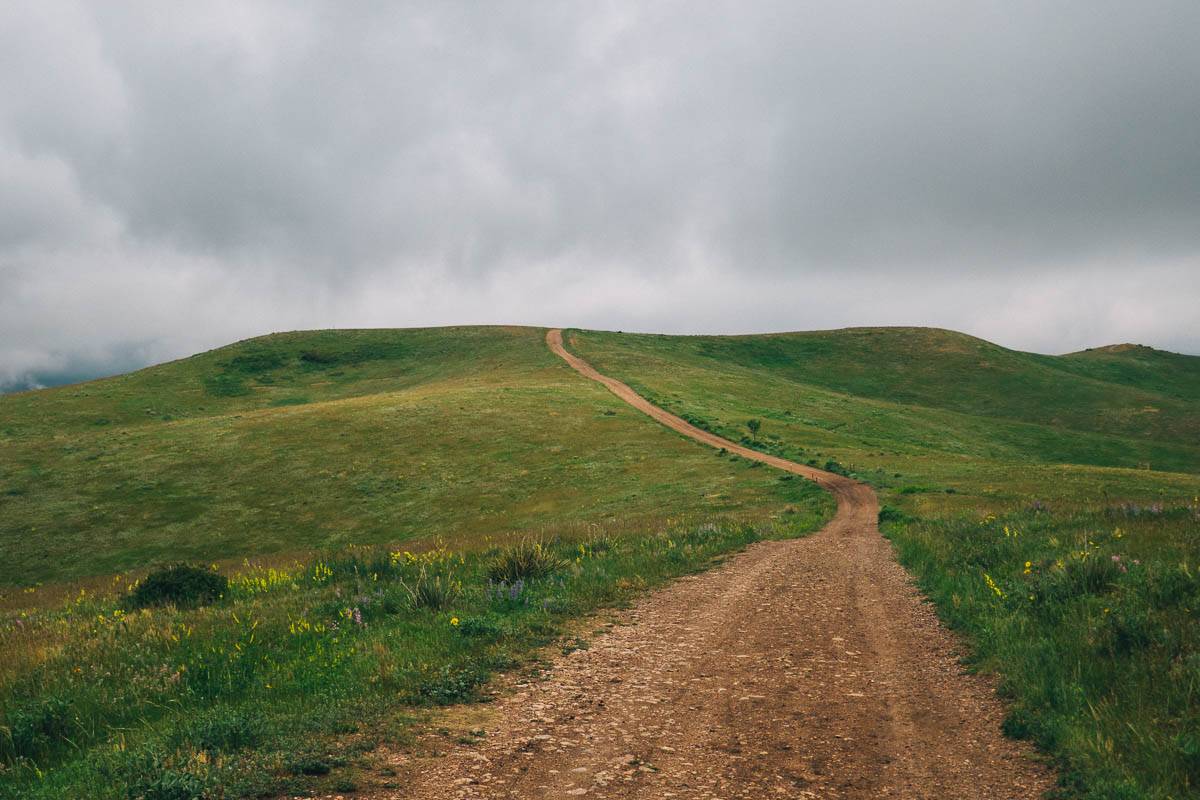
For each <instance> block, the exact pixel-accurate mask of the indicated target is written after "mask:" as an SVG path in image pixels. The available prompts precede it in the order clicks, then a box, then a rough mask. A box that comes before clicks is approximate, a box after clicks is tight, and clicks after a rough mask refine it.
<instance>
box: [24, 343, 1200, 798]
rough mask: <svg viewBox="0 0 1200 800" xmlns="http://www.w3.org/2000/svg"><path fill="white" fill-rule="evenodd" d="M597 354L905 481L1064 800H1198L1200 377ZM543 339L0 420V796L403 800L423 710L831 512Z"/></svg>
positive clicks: (1153, 361) (63, 391)
mask: <svg viewBox="0 0 1200 800" xmlns="http://www.w3.org/2000/svg"><path fill="white" fill-rule="evenodd" d="M568 333H569V335H568V337H567V340H568V346H570V347H571V348H573V349H574V350H575V351H576V352H578V353H579V354H580V355H582V356H583V357H585V358H587V359H588V360H590V361H591V362H592V363H593V364H595V365H596V366H597V368H599V369H600V370H601V371H603V372H606V373H608V374H611V375H613V376H615V377H618V378H620V379H622V380H625V381H626V382H627V383H629V384H630V385H631V386H633V387H634V388H635V389H637V390H638V391H639V392H641V393H642V394H643V395H644V396H646V397H648V398H649V399H651V400H653V401H654V402H656V403H658V404H659V405H661V406H663V407H665V408H667V409H669V410H671V411H673V412H674V413H677V414H679V415H680V416H683V417H685V418H686V419H688V420H690V421H691V422H693V424H695V425H697V426H699V427H701V428H705V429H707V430H712V431H714V432H716V433H719V434H720V435H723V436H726V437H728V438H731V439H733V440H735V441H741V442H744V443H746V444H748V445H750V446H753V447H756V448H758V449H761V450H764V451H767V452H772V453H775V454H778V455H781V456H784V457H787V458H792V459H795V460H798V461H801V462H805V463H809V464H813V465H816V466H820V467H822V468H824V469H828V470H831V471H835V472H841V473H844V474H849V475H852V476H854V477H856V478H858V479H860V480H864V481H866V482H868V483H870V484H871V485H873V486H874V487H876V489H877V490H878V491H879V493H880V495H881V499H882V501H883V503H884V506H883V508H882V511H881V527H882V529H883V531H884V533H885V535H887V536H889V537H890V538H891V540H892V541H893V543H894V544H895V547H896V549H897V552H898V554H899V557H900V558H901V560H902V561H903V563H905V565H906V566H908V567H909V569H910V570H912V571H913V573H914V574H915V575H916V576H917V579H918V580H919V581H920V583H921V585H922V587H923V588H924V590H925V592H926V593H927V594H928V595H929V596H930V598H931V599H932V600H933V601H934V602H935V603H936V604H937V606H938V608H939V611H940V613H941V614H942V616H943V619H945V620H946V622H947V623H948V624H950V625H952V626H953V627H955V628H956V629H958V630H960V631H961V632H962V633H963V634H964V636H966V638H967V641H968V642H969V643H970V645H971V647H972V652H973V657H972V659H973V660H972V663H973V665H974V667H975V668H976V669H979V670H983V671H988V672H994V673H996V674H997V675H998V676H999V677H1000V679H1001V684H1000V685H1001V688H1002V692H1003V693H1004V694H1005V695H1006V697H1008V698H1009V700H1010V702H1011V708H1012V713H1011V714H1010V716H1009V718H1008V720H1007V721H1006V723H1005V730H1006V732H1007V733H1008V734H1010V735H1012V736H1018V737H1023V738H1028V739H1031V740H1033V741H1035V742H1036V743H1037V744H1038V745H1039V746H1040V747H1041V748H1042V749H1043V750H1044V751H1046V752H1047V753H1048V754H1050V756H1051V757H1053V758H1054V759H1055V760H1056V762H1057V763H1058V765H1059V767H1060V774H1061V775H1062V776H1063V785H1062V787H1061V791H1062V793H1063V795H1064V796H1066V797H1073V798H1088V800H1100V798H1135V797H1136V798H1152V799H1153V800H1168V799H1169V798H1181V797H1185V796H1193V795H1194V794H1195V793H1196V789H1197V786H1198V785H1200V703H1198V702H1197V699H1198V698H1197V692H1198V691H1200V636H1198V630H1200V628H1198V627H1197V625H1196V618H1197V613H1198V611H1200V499H1197V498H1200V477H1198V475H1197V472H1198V471H1200V408H1197V404H1196V398H1197V396H1198V395H1200V359H1197V358H1194V357H1188V356H1178V355H1175V354H1169V353H1162V352H1159V351H1155V350H1151V349H1149V348H1140V347H1133V346H1117V347H1111V348H1101V349H1097V350H1091V351H1085V352H1083V353H1076V354H1071V355H1068V356H1061V357H1051V356H1040V355H1035V354H1028V353H1019V352H1015V351H1010V350H1005V349H1004V348H1000V347H997V346H995V345H991V344H989V343H987V342H982V341H980V340H977V339H973V338H971V337H966V336H962V335H960V334H954V333H951V332H948V331H934V330H926V329H857V330H849V331H831V332H818V333H811V334H786V335H775V336H762V337H666V336H640V335H627V334H609V333H599V332H583V331H573V332H568ZM543 335H544V331H541V330H536V329H522V328H450V329H436V330H414V331H352V332H330V331H324V332H308V333H295V334H280V335H273V336H269V337H263V338H260V339H255V340H250V341H247V342H242V343H239V344H237V345H233V346H230V347H227V348H222V349H220V350H216V351H213V352H211V353H205V354H201V355H199V356H196V357H194V358H191V359H184V360H182V361H178V362H174V363H172V364H167V365H162V366H159V367H154V368H151V369H148V370H143V371H141V372H138V373H134V374H132V375H128V376H122V377H119V378H114V379H108V380H104V381H96V382H93V383H88V384H82V385H79V386H72V387H63V388H60V389H54V390H49V391H41V392H34V393H27V394H23V395H16V396H8V397H3V398H0V552H2V553H3V555H4V558H3V559H2V560H0V592H3V596H0V609H4V610H3V611H0V615H2V616H0V652H3V653H4V654H5V658H4V659H2V660H0V726H2V727H0V764H2V765H3V767H2V770H0V797H14V798H16V797H22V798H25V797H30V798H61V797H75V796H80V795H81V794H88V796H103V797H106V798H176V797H180V798H193V797H219V796H226V797H237V796H254V795H258V794H263V793H272V792H274V793H278V792H293V793H296V792H333V791H350V789H349V788H347V787H358V788H360V789H371V788H373V787H381V786H384V785H386V784H387V783H388V781H389V780H390V778H389V776H388V775H387V767H386V765H381V764H379V763H376V761H375V756H374V755H373V754H374V753H376V752H377V749H378V748H379V747H380V746H381V745H386V744H387V743H389V742H395V741H400V740H403V738H404V737H405V736H406V735H409V734H410V733H411V731H412V730H413V729H414V727H413V726H414V725H419V724H422V720H423V718H424V717H423V715H424V714H425V713H427V712H426V711H424V709H428V708H430V707H433V706H437V705H439V704H445V703H454V702H458V701H461V700H469V699H478V698H480V697H482V696H485V692H486V689H485V688H484V687H485V685H486V684H485V682H486V680H487V679H488V676H489V675H491V674H493V673H494V672H495V671H496V670H500V669H512V668H517V667H520V666H521V665H526V666H529V667H532V666H535V665H536V662H535V661H533V659H536V657H537V656H536V654H537V652H538V648H540V647H542V646H544V645H548V644H554V645H555V646H558V647H561V648H563V649H569V648H577V647H586V641H583V640H578V639H570V637H569V636H568V635H567V634H569V633H570V632H572V628H571V620H573V619H577V618H579V617H580V616H581V615H585V614H588V613H590V612H592V611H594V610H596V609H598V608H602V607H604V606H607V605H611V604H618V603H621V602H624V601H625V600H627V599H629V598H630V597H632V596H633V595H634V594H636V593H637V592H638V591H641V590H644V589H645V588H647V587H650V586H654V585H658V584H660V583H661V582H663V581H666V580H669V579H670V578H672V577H674V576H677V575H681V574H684V573H687V572H691V571H695V570H700V569H704V568H706V567H707V566H709V565H710V564H711V563H713V560H714V559H719V558H721V557H722V556H723V555H725V554H727V553H730V552H733V551H736V550H737V549H738V548H740V547H743V546H744V545H745V544H747V543H748V542H750V541H753V540H755V539H757V538H760V537H763V536H791V535H798V534H801V533H803V532H805V531H809V530H813V529H815V528H816V527H817V526H819V524H820V523H821V521H822V520H823V519H825V518H827V517H828V516H829V514H830V513H831V511H832V504H831V501H830V500H829V498H828V497H827V496H825V495H823V494H821V493H819V492H818V491H817V490H816V489H815V488H814V487H813V486H812V485H811V484H809V483H808V482H805V481H799V480H780V479H779V476H778V475H775V474H772V473H771V472H770V471H769V470H763V469H755V468H754V466H753V465H751V464H750V463H748V462H746V461H745V460H744V459H733V458H723V457H721V454H720V453H714V452H713V451H711V450H709V449H706V448H703V447H699V446H697V445H695V444H694V443H691V442H689V441H687V440H685V439H683V438H682V437H680V436H678V435H675V434H673V433H671V432H669V431H666V430H663V429H661V428H659V427H658V426H656V425H654V424H653V423H651V422H649V421H648V420H646V419H644V418H643V417H641V416H640V415H638V414H637V413H636V412H634V411H631V410H629V409H627V408H626V407H625V406H623V405H622V404H621V403H620V402H619V401H617V400H616V399H615V398H613V397H612V396H611V395H609V394H608V393H607V392H606V391H605V390H604V389H603V388H601V387H599V386H596V385H594V384H592V383H590V382H587V381H584V380H582V379H580V378H579V377H578V376H576V375H575V374H574V373H572V372H571V371H570V370H569V368H567V367H566V366H565V365H564V364H562V363H561V362H559V361H558V360H556V359H555V358H554V357H553V356H552V355H551V354H549V353H548V351H547V350H546V348H545V346H544V343H543V341H542V338H543ZM752 421H753V422H752ZM408 551H411V553H409V552H408ZM179 561H192V562H200V563H202V564H204V565H206V566H205V569H208V570H211V569H212V567H211V566H207V565H208V564H209V563H210V562H215V563H216V564H217V566H218V568H219V571H220V572H221V573H222V574H224V575H226V576H227V577H228V578H229V581H230V583H229V585H228V587H227V589H226V591H225V592H224V594H223V595H222V596H221V597H219V598H218V599H217V600H216V601H215V602H212V603H210V604H208V605H202V606H201V607H198V608H192V609H179V608H176V607H174V606H166V607H153V608H148V609H145V610H139V611H132V610H130V608H131V606H130V605H129V604H128V603H127V602H126V596H127V594H128V591H129V584H131V583H132V582H133V581H135V580H136V579H137V578H139V577H141V576H142V575H143V574H144V573H145V570H146V569H148V568H149V567H150V566H153V565H155V564H163V565H165V564H172V563H176V562H179ZM96 792H100V793H101V794H100V795H96Z"/></svg>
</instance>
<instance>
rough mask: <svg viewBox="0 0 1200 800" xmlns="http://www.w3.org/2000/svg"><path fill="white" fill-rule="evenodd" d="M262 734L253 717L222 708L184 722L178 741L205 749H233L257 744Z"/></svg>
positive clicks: (210, 750) (208, 750) (220, 750)
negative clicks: (189, 721)
mask: <svg viewBox="0 0 1200 800" xmlns="http://www.w3.org/2000/svg"><path fill="white" fill-rule="evenodd" d="M262 734H263V728H262V724H261V723H260V722H259V721H258V720H257V719H254V718H251V717H248V716H246V715H245V714H243V713H241V712H239V711H236V710H233V709H228V708H225V709H216V710H214V711H212V712H209V713H206V714H204V715H202V716H201V717H200V718H199V719H197V720H195V721H194V722H192V723H191V724H190V725H188V726H187V727H186V728H185V729H184V730H183V732H182V736H181V737H180V738H181V740H182V741H181V742H180V743H181V744H187V745H189V746H191V747H192V748H193V749H195V750H203V751H205V752H207V753H233V752H237V751H238V750H242V749H244V748H247V747H253V746H254V745H256V744H258V743H259V741H260V740H261V739H262Z"/></svg>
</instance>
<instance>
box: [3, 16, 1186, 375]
mask: <svg viewBox="0 0 1200 800" xmlns="http://www.w3.org/2000/svg"><path fill="white" fill-rule="evenodd" d="M1198 29H1200V6H1197V5H1196V4H1195V3H1191V2H1180V3H1167V2H1149V3H1139V4H1133V3H1103V2H1101V3H1095V2H1088V3H1083V2H1079V3H1055V4H1045V3H1019V2H1018V3H1014V2H1004V3H971V4H964V3H954V2H927V3H916V4H911V3H906V4H895V5H892V6H887V5H884V4H878V3H853V2H851V3H841V4H836V6H833V7H831V6H829V4H804V3H793V2H786V3H750V4H747V3H692V2H688V3H681V2H675V3H633V2H611V3H607V4H566V3H557V2H546V3H534V2H514V3H508V4H505V3H493V4H487V5H486V6H481V5H479V4H475V3H466V2H463V3H452V2H445V3H434V4H427V5H424V6H417V5H415V4H414V5H408V6H396V5H395V4H382V3H380V4H343V3H332V2H330V3H309V4H284V3H276V4H271V3H262V4H254V5H250V4H241V3H232V2H231V3H227V4H219V3H218V4H193V5H186V4H175V5H172V6H171V7H168V6H165V5H163V4H161V3H133V2H130V3H109V4H105V5H104V6H103V8H101V7H99V6H96V5H94V4H85V3H68V2H62V3H58V2H49V3H44V2H37V3H34V2H29V3H13V4H7V5H6V6H4V7H3V9H0V386H9V387H11V386H14V385H19V384H24V383H30V382H36V381H38V380H39V379H40V377H39V376H45V377H53V376H55V375H57V376H58V377H59V378H61V377H62V376H63V375H65V374H69V375H71V376H76V375H83V374H93V373H99V372H103V371H112V370H116V369H125V368H128V367H130V366H133V365H135V364H138V363H145V362H147V361H150V360H154V359H160V358H167V357H172V356H176V355H181V354H185V353H187V352H191V351H194V350H196V349H199V348H203V347H208V346H213V345H217V344H221V343H224V342H226V341H229V340H232V339H235V338H239V337H242V336H247V335H253V334H256V333H260V332H266V331H269V330H276V329H284V328H297V327H319V326H331V325H342V326H357V325H396V326H403V325H417V324H439V323H467V322H526V323H531V324H539V323H544V324H582V325H589V326H596V327H612V328H626V329H630V328H638V329H650V330H663V331H724V332H728V331H753V330H766V329H804V328H813V327H827V326H837V325H849V324H886V323H912V324H932V325H942V326H946V327H954V328H958V329H962V330H966V331H969V332H972V333H977V334H979V335H983V336H987V337H988V338H992V339H994V340H997V341H999V342H1001V343H1004V344H1007V345H1010V346H1017V347H1026V348H1033V349H1040V350H1045V351H1065V350H1071V349H1077V348H1080V347H1084V346H1088V345H1096V344H1103V343H1108V342H1110V341H1117V340H1127V339H1130V340H1135V341H1140V342H1145V343H1149V344H1154V345H1157V346H1161V347H1168V348H1172V349H1178V350H1184V351H1189V352H1200V332H1198V331H1197V329H1196V326H1195V324H1194V316H1195V314H1194V311H1193V310H1192V306H1194V304H1195V302H1196V301H1197V300H1200V261H1198V257H1200V230H1198V228H1197V225H1196V220H1197V219H1200V145H1197V142H1198V141H1200V125H1197V122H1196V111H1195V110H1196V109H1197V108H1200V48H1197V47H1196V46H1195V31H1196V30H1198Z"/></svg>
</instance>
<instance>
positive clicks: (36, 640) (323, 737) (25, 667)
mask: <svg viewBox="0 0 1200 800" xmlns="http://www.w3.org/2000/svg"><path fill="white" fill-rule="evenodd" d="M794 483H796V484H797V485H796V486H795V487H791V490H792V491H793V492H794V495H793V502H792V503H791V504H790V505H789V506H788V507H787V509H786V511H787V513H780V514H778V515H776V516H775V517H774V518H772V519H766V520H764V519H762V518H761V517H760V518H759V520H758V521H757V522H754V521H746V520H737V519H734V518H731V517H714V518H712V519H711V520H708V521H696V520H694V519H693V520H691V521H683V520H677V521H674V522H668V523H664V524H663V525H661V526H658V527H657V528H655V529H653V530H650V531H646V532H644V534H643V535H640V536H631V535H627V536H612V535H596V536H590V537H586V536H585V537H573V538H567V537H562V538H549V539H542V540H539V541H537V542H533V543H530V542H515V543H505V544H502V545H498V546H493V547H490V548H486V549H483V550H477V551H471V552H467V551H462V550H451V549H447V548H443V547H439V548H435V549H432V550H429V551H427V552H424V553H419V554H416V553H410V552H406V551H395V550H387V549H379V548H350V549H347V550H344V551H341V552H338V553H332V554H329V555H327V556H324V557H322V558H318V559H315V560H313V561H310V562H307V563H297V564H294V565H292V566H291V567H289V568H273V567H272V568H261V569H256V568H251V569H248V570H247V571H244V572H242V573H240V574H236V575H233V576H231V578H230V582H229V587H228V590H227V592H226V594H225V595H224V596H222V597H221V598H220V599H218V600H217V601H215V602H214V603H213V604H211V605H208V606H204V607H200V608H194V609H191V610H181V609H178V608H175V607H174V606H167V607H157V608H152V609H151V608H146V609H142V610H139V611H127V610H126V606H125V605H124V604H123V603H122V598H121V597H107V598H104V597H97V596H96V595H94V594H88V593H87V592H82V593H81V594H80V595H79V596H78V597H77V598H76V599H75V600H74V601H72V602H70V603H69V604H67V605H66V606H63V607H59V608H54V609H42V610H36V611H22V612H19V613H14V614H10V615H9V616H8V617H7V618H6V619H4V620H3V621H2V622H0V651H3V652H4V653H5V654H6V656H8V655H9V654H11V658H9V657H6V659H5V662H4V664H3V665H2V666H0V709H2V711H0V798H14V799H15V798H29V799H30V800H37V799H39V798H71V797H81V796H85V795H86V796H88V797H94V798H98V799H99V800H109V799H111V800H118V799H120V800H132V799H134V798H145V799H146V800H153V799H157V798H172V799H174V798H180V799H185V800H186V799H189V798H224V797H247V796H259V795H262V794H269V793H279V792H314V791H347V790H348V787H353V786H358V787H360V788H361V787H362V786H364V785H369V784H371V783H372V781H376V782H377V781H380V780H382V781H386V776H385V777H382V778H381V777H380V776H379V775H376V774H374V773H372V772H371V770H370V768H369V766H368V765H369V759H368V758H367V757H366V755H367V754H369V753H370V752H371V751H372V750H374V749H375V748H376V747H378V746H379V745H380V744H383V743H385V742H395V741H400V740H402V739H403V737H404V736H405V735H406V734H407V733H408V732H409V731H411V730H412V726H413V719H414V717H413V714H414V713H417V710H419V709H420V708H422V707H429V706H437V705H445V704H452V703H460V702H470V701H475V700H480V699H485V694H484V692H483V691H482V687H483V686H484V685H485V684H486V682H487V681H488V679H489V677H490V676H491V675H492V674H493V673H495V672H496V671H497V670H503V669H509V668H513V667H515V666H517V665H519V664H521V663H522V662H523V661H524V660H525V659H528V658H529V657H530V656H531V654H532V653H533V652H534V651H535V650H536V648H538V647H540V646H543V645H546V644H548V643H551V642H553V641H554V640H555V639H556V637H557V636H559V635H560V633H561V632H562V631H563V630H564V629H565V628H564V626H565V625H566V624H567V623H568V622H569V620H571V619H573V618H577V617H579V616H581V615H586V614H588V613H590V612H593V611H595V610H597V609H599V608H602V607H606V606H612V605H618V604H622V603H624V602H626V601H628V600H629V599H630V598H632V597H633V596H635V595H636V594H637V593H638V592H641V591H644V590H646V589H648V588H650V587H654V586H657V585H660V584H662V583H663V582H665V581H667V580H669V579H671V578H674V577H677V576H679V575H683V574H686V573H690V572H695V571H699V570H702V569H705V568H707V567H710V566H711V565H712V564H713V563H714V562H715V561H717V560H719V559H720V558H722V557H723V556H725V555H727V554H729V553H732V552H734V551H737V550H739V549H741V548H743V547H744V546H746V545H747V544H749V543H751V542H753V541H755V540H757V539H760V538H763V537H767V536H772V537H773V536H794V535H799V534H802V533H805V532H808V531H811V530H815V529H816V528H818V527H819V526H820V525H821V524H822V523H823V522H824V520H826V519H828V518H829V517H830V516H832V513H833V503H832V500H830V498H829V497H828V496H827V495H825V494H824V493H823V492H821V491H820V490H819V489H817V487H816V486H815V485H812V484H808V483H807V482H794ZM498 567H503V569H502V570H500V571H497V569H498ZM522 570H527V571H526V572H522ZM489 573H490V574H491V575H492V576H493V577H491V578H489ZM501 574H503V576H502V578H501V579H500V580H497V579H496V576H497V575H501ZM508 577H511V578H512V580H508V579H507V578H508ZM435 587H436V588H435Z"/></svg>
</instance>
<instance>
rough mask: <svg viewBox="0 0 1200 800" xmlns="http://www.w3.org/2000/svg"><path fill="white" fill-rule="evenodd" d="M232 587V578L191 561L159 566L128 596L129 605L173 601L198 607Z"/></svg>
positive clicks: (127, 605)
mask: <svg viewBox="0 0 1200 800" xmlns="http://www.w3.org/2000/svg"><path fill="white" fill-rule="evenodd" d="M228 589H229V579H228V578H226V577H225V576H224V575H222V574H220V573H219V572H213V571H212V570H210V569H205V568H204V567H198V566H194V565H191V564H175V565H173V566H170V567H164V568H162V569H157V570H155V571H153V572H151V573H150V574H149V575H147V576H146V577H145V578H144V579H142V580H141V581H140V582H139V583H138V584H137V586H135V587H134V588H133V591H131V592H130V593H129V595H128V596H127V597H126V599H125V605H126V607H127V608H129V609H135V608H149V607H150V606H167V605H173V606H177V607H178V608H195V607H196V606H202V605H208V604H209V603H212V602H213V601H215V600H217V599H219V598H220V597H222V596H223V595H224V594H225V592H226V591H227V590H228Z"/></svg>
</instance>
